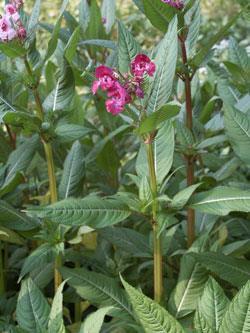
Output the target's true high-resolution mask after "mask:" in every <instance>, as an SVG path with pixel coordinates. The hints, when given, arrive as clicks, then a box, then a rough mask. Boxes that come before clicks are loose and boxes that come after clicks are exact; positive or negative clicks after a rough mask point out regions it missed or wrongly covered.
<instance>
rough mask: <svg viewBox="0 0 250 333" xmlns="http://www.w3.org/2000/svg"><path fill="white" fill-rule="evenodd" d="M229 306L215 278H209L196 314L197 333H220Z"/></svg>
mask: <svg viewBox="0 0 250 333" xmlns="http://www.w3.org/2000/svg"><path fill="white" fill-rule="evenodd" d="M228 304H229V301H228V299H227V297H226V296H225V294H224V291H223V289H222V288H221V287H220V285H219V284H218V283H217V282H216V281H215V280H214V279H213V278H209V280H208V282H207V284H206V287H205V289H204V292H203V295H202V297H201V299H200V301H199V303H198V308H197V311H196V314H195V328H196V329H197V331H198V332H201V333H214V332H218V330H219V327H220V325H221V322H222V318H223V317H224V314H225V311H226V309H227V306H228Z"/></svg>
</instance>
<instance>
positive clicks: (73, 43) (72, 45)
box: [64, 26, 80, 63]
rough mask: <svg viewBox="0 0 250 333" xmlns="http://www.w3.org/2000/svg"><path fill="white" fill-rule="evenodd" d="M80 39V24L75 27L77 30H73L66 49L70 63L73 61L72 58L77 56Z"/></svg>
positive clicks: (65, 52) (65, 53)
mask: <svg viewBox="0 0 250 333" xmlns="http://www.w3.org/2000/svg"><path fill="white" fill-rule="evenodd" d="M79 39H80V27H79V26H78V27H77V28H76V29H75V31H74V32H73V34H72V35H71V37H70V39H69V41H68V43H67V45H66V46H65V49H64V55H65V58H66V59H67V60H68V62H69V63H71V62H72V60H73V58H74V56H75V53H76V49H77V44H78V41H79Z"/></svg>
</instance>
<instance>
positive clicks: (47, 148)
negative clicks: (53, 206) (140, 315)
mask: <svg viewBox="0 0 250 333" xmlns="http://www.w3.org/2000/svg"><path fill="white" fill-rule="evenodd" d="M24 64H25V67H26V70H27V72H28V74H29V75H30V76H31V77H33V73H32V69H31V67H30V64H29V62H28V60H27V58H26V57H25V58H24ZM32 91H33V96H34V99H35V103H36V107H37V110H36V111H37V116H38V117H39V118H40V119H41V121H44V110H43V105H42V101H41V98H40V95H39V91H38V89H37V86H36V85H35V86H34V87H32ZM41 140H42V143H43V147H44V152H45V157H46V161H47V168H48V178H49V192H50V202H51V203H55V202H56V201H57V186H56V175H55V165H54V158H53V150H52V146H51V144H50V143H49V142H47V141H46V140H44V138H43V137H41ZM61 266H62V258H61V255H58V256H57V257H56V259H55V272H54V285H55V291H56V290H57V289H58V287H59V285H60V284H61V283H62V277H61V274H60V272H59V270H58V269H59V268H60V267H61Z"/></svg>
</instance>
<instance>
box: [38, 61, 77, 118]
mask: <svg viewBox="0 0 250 333" xmlns="http://www.w3.org/2000/svg"><path fill="white" fill-rule="evenodd" d="M74 92H75V79H74V73H73V71H72V69H71V67H70V65H69V64H68V62H67V61H66V60H64V61H63V62H62V64H61V66H60V69H59V71H58V75H57V80H56V86H55V88H54V89H53V90H52V91H51V93H50V94H49V95H48V96H47V97H46V99H45V101H44V102H43V107H44V109H45V110H48V111H58V110H64V109H65V108H69V106H70V103H71V101H72V99H73V96H74Z"/></svg>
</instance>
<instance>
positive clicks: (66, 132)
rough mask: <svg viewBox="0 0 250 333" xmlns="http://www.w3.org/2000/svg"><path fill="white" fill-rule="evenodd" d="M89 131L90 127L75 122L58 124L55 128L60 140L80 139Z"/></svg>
mask: <svg viewBox="0 0 250 333" xmlns="http://www.w3.org/2000/svg"><path fill="white" fill-rule="evenodd" d="M91 132H92V130H91V129H89V128H86V127H83V126H81V125H75V124H63V125H58V126H57V127H56V129H55V133H56V135H58V137H59V140H60V142H71V141H75V140H80V139H83V138H84V137H85V136H87V135H88V134H89V133H91Z"/></svg>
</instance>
